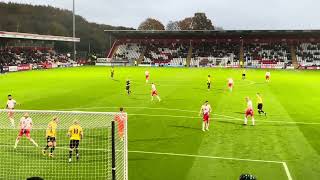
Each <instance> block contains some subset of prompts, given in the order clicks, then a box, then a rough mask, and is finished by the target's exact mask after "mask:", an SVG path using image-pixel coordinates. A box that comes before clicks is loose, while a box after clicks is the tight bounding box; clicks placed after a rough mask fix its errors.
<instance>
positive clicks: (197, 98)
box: [0, 67, 320, 180]
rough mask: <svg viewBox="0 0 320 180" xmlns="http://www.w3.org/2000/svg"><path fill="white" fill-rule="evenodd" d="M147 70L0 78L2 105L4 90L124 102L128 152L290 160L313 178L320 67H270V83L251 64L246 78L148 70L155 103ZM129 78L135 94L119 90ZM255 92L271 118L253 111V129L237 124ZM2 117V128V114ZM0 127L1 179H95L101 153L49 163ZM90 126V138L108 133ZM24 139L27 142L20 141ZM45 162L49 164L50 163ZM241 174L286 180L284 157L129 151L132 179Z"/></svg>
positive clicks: (317, 169)
mask: <svg viewBox="0 0 320 180" xmlns="http://www.w3.org/2000/svg"><path fill="white" fill-rule="evenodd" d="M145 70H146V68H118V67H116V68H115V80H111V79H110V78H109V69H108V68H106V67H81V68H70V69H55V70H48V71H46V70H43V71H42V70H41V71H32V72H21V73H12V74H7V75H3V76H0V82H1V86H0V97H2V100H1V104H5V102H6V96H7V95H8V94H12V95H13V96H14V98H15V99H16V100H17V101H18V102H19V103H21V105H20V106H19V107H18V108H19V109H49V110H57V109H59V110H60V109H66V110H67V109H77V110H85V111H117V110H118V108H116V107H119V106H124V107H128V108H126V109H125V110H126V111H127V112H128V113H129V123H128V124H129V151H146V152H163V153H175V154H189V155H200V156H210V157H211V156H214V157H226V158H242V159H254V160H266V161H268V160H270V161H279V162H286V164H287V165H288V168H289V170H290V173H291V175H292V178H293V179H297V180H298V179H308V180H317V179H319V177H320V163H319V162H320V156H319V153H320V141H319V137H320V106H319V104H320V96H319V92H320V84H319V78H320V71H293V70H292V71H284V70H274V71H271V75H272V78H271V82H270V83H265V81H264V74H265V71H264V70H253V69H252V70H248V71H247V80H244V81H243V80H241V72H242V70H240V69H210V68H205V69H203V68H199V69H183V68H177V69H175V68H149V71H150V74H151V81H152V82H155V83H156V84H157V89H158V91H159V95H160V97H161V98H162V100H163V101H161V102H156V101H155V102H151V101H150V84H146V83H145V79H144V71H145ZM208 74H211V76H212V77H213V89H212V90H211V91H209V92H208V91H207V89H206V77H207V75H208ZM228 77H233V78H234V80H235V87H234V91H233V92H232V93H230V92H228V90H227V88H226V85H227V78H228ZM126 78H130V79H131V80H132V95H131V96H127V95H126V93H125V80H126ZM257 92H260V93H261V94H262V96H263V99H264V109H265V111H266V112H267V113H268V115H267V117H264V116H259V115H258V113H257V111H256V112H255V117H256V126H255V127H253V126H246V127H244V126H243V125H242V121H241V120H242V119H243V116H244V115H243V112H244V109H245V99H244V98H245V97H246V96H250V97H251V98H252V99H253V102H254V104H255V102H256V97H255V94H256V93H257ZM205 100H209V102H210V104H211V106H212V107H213V112H214V113H215V115H212V118H214V119H212V121H211V122H212V123H211V129H210V131H209V132H202V131H201V130H200V128H201V118H200V117H199V118H196V117H197V116H198V111H199V109H200V106H201V104H202V103H203V102H204V101H205ZM135 107H140V108H135ZM141 107H148V108H150V109H144V108H141ZM157 108H160V109H157ZM161 108H163V109H161ZM165 108H168V109H165ZM170 109H183V110H186V111H178V110H170ZM130 114H132V115H130ZM134 114H136V115H134ZM138 114H149V115H159V116H145V115H138ZM160 115H161V116H160ZM164 115H168V116H164ZM171 116H172V117H171ZM1 121H2V122H1V124H4V126H5V120H1ZM44 121H45V120H44ZM272 121H275V122H272ZM293 122H303V123H293ZM41 123H44V124H45V123H47V122H46V121H45V122H41ZM249 123H251V121H250V120H249ZM312 123H315V124H312ZM317 123H319V124H317ZM8 126H9V124H8ZM84 128H85V127H84ZM1 131H2V132H0V134H1V135H2V136H0V144H2V145H8V146H6V147H1V148H0V159H1V160H2V163H1V164H0V170H1V172H0V175H3V176H5V177H6V179H8V177H17V174H19V173H20V174H21V175H23V176H24V175H25V176H30V175H41V176H45V177H47V178H46V179H65V178H66V177H65V176H68V174H67V172H65V173H66V174H65V175H59V173H58V174H56V175H55V176H52V175H53V174H54V172H52V171H50V170H49V169H52V167H57V168H60V169H68V171H70V172H76V173H80V175H79V176H81V178H79V179H93V177H92V176H91V175H90V173H92V172H94V170H96V167H95V166H98V167H100V166H103V161H100V160H101V159H99V153H101V152H96V154H98V155H97V156H98V157H95V156H94V154H93V153H92V152H90V151H82V154H81V157H82V158H84V160H82V161H79V162H78V163H73V164H71V165H70V164H67V153H68V152H67V150H65V149H57V152H56V157H55V159H48V158H45V157H41V156H40V155H39V154H40V149H39V150H37V149H35V148H27V149H26V150H24V151H22V150H23V149H22V148H23V147H21V149H19V148H18V149H17V150H16V151H14V150H13V148H11V145H12V146H13V144H14V139H15V137H16V134H17V131H15V130H11V131H8V130H6V131H4V130H1ZM88 131H89V130H88ZM90 131H92V132H91V134H93V136H92V137H91V139H92V140H94V139H95V138H101V137H102V136H104V133H105V132H100V131H99V130H95V131H93V130H90ZM61 133H62V134H61V135H59V136H60V137H59V140H58V146H60V147H67V141H68V140H67V138H66V137H65V135H64V134H65V132H61ZM43 134H44V132H36V131H35V132H34V134H33V137H34V139H35V140H36V141H38V142H39V143H41V146H44V143H45V139H44V137H43V136H44V135H43ZM59 141H60V143H59ZM87 142H88V143H85V139H84V143H83V144H81V147H82V148H99V147H95V146H92V145H90V143H89V140H88V141H87ZM9 145H10V146H9ZM22 145H30V144H29V142H27V141H26V140H25V139H24V140H23V141H22V142H21V146H22ZM26 151H27V152H28V154H26V153H25V152H26ZM22 152H23V153H22ZM21 159H23V160H28V161H35V162H37V163H38V167H40V165H41V167H43V168H39V169H32V170H33V171H31V170H30V172H29V171H27V170H25V169H23V167H21V162H23V161H21ZM93 160H97V161H93ZM48 161H50V167H47V168H46V166H48V165H47V163H46V162H48ZM10 163H11V164H10ZM12 165H14V166H12ZM51 166H52V167H51ZM8 167H10V168H11V169H10V170H9V168H8ZM12 168H13V169H12ZM98 169H99V168H98ZM84 170H85V171H84ZM80 171H81V172H80ZM58 172H60V173H62V172H64V171H58ZM83 172H86V173H88V175H87V176H85V175H84V173H83ZM241 173H252V174H254V175H255V176H257V177H258V179H259V180H270V179H272V180H285V179H288V178H287V175H286V172H285V170H284V167H283V164H281V163H270V162H253V161H240V160H227V159H221V158H215V159H213V158H209V157H197V156H176V155H164V154H143V153H136V152H130V153H129V179H130V180H147V179H148V180H149V179H150V180H164V179H166V180H198V179H199V180H209V179H210V180H211V179H217V180H225V179H226V180H229V179H230V180H235V179H237V177H238V176H239V175H240V174H241ZM20 178H21V177H20ZM68 178H70V177H68ZM0 179H1V177H0ZM13 179H14V178H13ZM96 179H98V178H96Z"/></svg>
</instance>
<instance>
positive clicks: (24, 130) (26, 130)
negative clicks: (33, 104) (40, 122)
mask: <svg viewBox="0 0 320 180" xmlns="http://www.w3.org/2000/svg"><path fill="white" fill-rule="evenodd" d="M31 128H32V119H31V118H30V117H29V114H28V113H24V115H23V117H22V118H21V119H20V131H19V134H18V137H17V139H16V143H15V144H14V148H17V146H18V143H19V141H20V139H21V137H22V136H23V135H26V137H27V139H28V140H29V141H30V142H32V143H33V144H34V145H35V146H36V147H38V144H37V143H36V142H35V141H34V140H33V139H32V138H31V137H30V132H31Z"/></svg>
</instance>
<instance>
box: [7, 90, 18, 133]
mask: <svg viewBox="0 0 320 180" xmlns="http://www.w3.org/2000/svg"><path fill="white" fill-rule="evenodd" d="M16 104H17V102H16V101H15V100H14V99H13V98H12V96H11V95H8V101H7V105H6V109H7V110H8V118H9V121H10V123H11V126H12V127H13V128H14V126H15V125H14V112H13V111H14V108H15V106H16Z"/></svg>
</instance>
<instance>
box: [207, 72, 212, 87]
mask: <svg viewBox="0 0 320 180" xmlns="http://www.w3.org/2000/svg"><path fill="white" fill-rule="evenodd" d="M207 85H208V91H210V89H211V76H210V75H208V80H207Z"/></svg>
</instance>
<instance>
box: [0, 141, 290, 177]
mask: <svg viewBox="0 0 320 180" xmlns="http://www.w3.org/2000/svg"><path fill="white" fill-rule="evenodd" d="M0 147H12V148H13V145H7V144H5V145H0ZM17 148H18V149H19V148H37V149H41V148H40V147H34V146H18V147H17ZM56 148H57V149H64V150H68V149H69V147H56ZM79 150H80V151H81V150H83V151H104V152H108V151H109V150H108V149H101V148H96V149H90V148H81V147H79ZM116 151H122V150H116ZM128 152H129V153H140V154H156V155H167V156H180V157H195V158H207V159H222V160H233V161H247V162H262V163H275V164H282V165H283V168H284V170H285V173H286V175H287V177H288V180H292V177H291V174H290V171H289V168H288V166H287V164H286V162H283V161H271V160H261V159H245V158H232V157H221V156H205V155H195V154H178V153H165V152H151V151H128Z"/></svg>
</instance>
